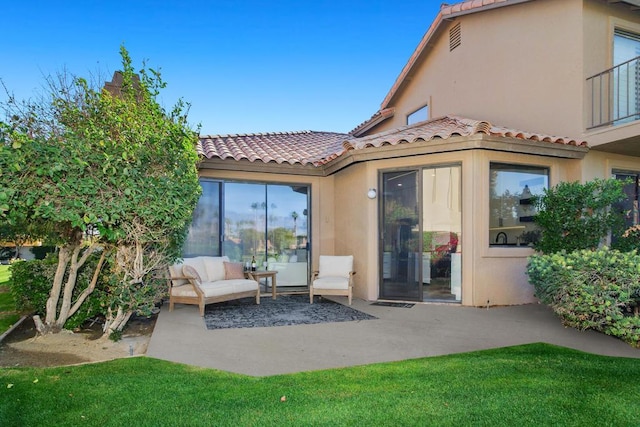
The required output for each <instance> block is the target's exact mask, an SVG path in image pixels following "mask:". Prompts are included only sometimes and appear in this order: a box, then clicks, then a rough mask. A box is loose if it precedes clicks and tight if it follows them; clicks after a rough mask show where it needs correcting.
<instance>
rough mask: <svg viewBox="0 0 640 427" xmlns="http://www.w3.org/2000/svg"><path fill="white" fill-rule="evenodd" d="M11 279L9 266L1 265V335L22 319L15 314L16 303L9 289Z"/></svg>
mask: <svg viewBox="0 0 640 427" xmlns="http://www.w3.org/2000/svg"><path fill="white" fill-rule="evenodd" d="M10 277H11V274H10V273H9V266H8V265H0V335H2V334H3V333H4V332H5V331H6V330H7V329H9V327H11V325H13V324H14V323H16V322H17V321H18V319H20V315H19V314H18V313H16V312H15V310H16V307H15V303H14V302H13V298H12V297H11V294H10V293H9V289H8V288H7V282H8V281H9V278H10Z"/></svg>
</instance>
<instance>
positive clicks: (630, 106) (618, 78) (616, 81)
mask: <svg viewBox="0 0 640 427" xmlns="http://www.w3.org/2000/svg"><path fill="white" fill-rule="evenodd" d="M587 90H588V92H587V93H588V94H590V96H591V111H590V116H589V123H588V124H587V129H593V128H597V127H602V126H610V125H618V124H622V123H628V122H631V121H634V120H638V119H640V56H638V57H636V58H633V59H630V60H629V61H626V62H623V63H622V64H618V65H616V66H615V67H612V68H609V69H608V70H605V71H603V72H601V73H598V74H596V75H594V76H591V77H589V78H588V79H587Z"/></svg>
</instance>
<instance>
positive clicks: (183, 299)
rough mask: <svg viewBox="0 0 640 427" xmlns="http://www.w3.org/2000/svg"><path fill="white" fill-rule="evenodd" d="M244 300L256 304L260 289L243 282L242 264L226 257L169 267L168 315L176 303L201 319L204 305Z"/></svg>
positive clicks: (203, 258) (196, 259) (197, 259)
mask: <svg viewBox="0 0 640 427" xmlns="http://www.w3.org/2000/svg"><path fill="white" fill-rule="evenodd" d="M245 297H255V298H256V304H260V285H259V284H258V282H256V281H255V280H251V279H247V278H245V275H244V272H243V270H242V264H241V263H234V262H230V261H229V258H228V257H226V256H224V257H211V256H198V257H193V258H184V259H183V260H182V262H181V263H178V264H174V265H172V266H170V267H169V311H173V305H174V304H176V303H178V304H194V305H197V306H198V307H199V308H200V316H204V306H205V305H207V304H212V303H215V302H222V301H230V300H234V299H238V298H245Z"/></svg>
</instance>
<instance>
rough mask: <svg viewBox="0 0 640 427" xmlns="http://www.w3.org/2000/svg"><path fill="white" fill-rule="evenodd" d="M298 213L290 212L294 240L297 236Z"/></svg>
mask: <svg viewBox="0 0 640 427" xmlns="http://www.w3.org/2000/svg"><path fill="white" fill-rule="evenodd" d="M298 216H299V215H298V212H296V211H293V212H291V218H293V237H294V238H296V237H297V236H298V232H297V221H298Z"/></svg>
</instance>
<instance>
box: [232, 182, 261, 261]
mask: <svg viewBox="0 0 640 427" xmlns="http://www.w3.org/2000/svg"><path fill="white" fill-rule="evenodd" d="M266 221H267V200H266V186H265V185H264V184H249V183H236V182H230V183H225V186H224V230H225V231H224V243H223V250H222V253H223V255H226V256H228V257H229V259H230V260H232V261H241V262H244V263H246V262H250V261H251V259H252V257H255V258H256V261H257V262H259V263H262V261H263V260H264V259H265V256H264V255H265V252H266V243H267V242H266V238H265V230H266Z"/></svg>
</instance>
